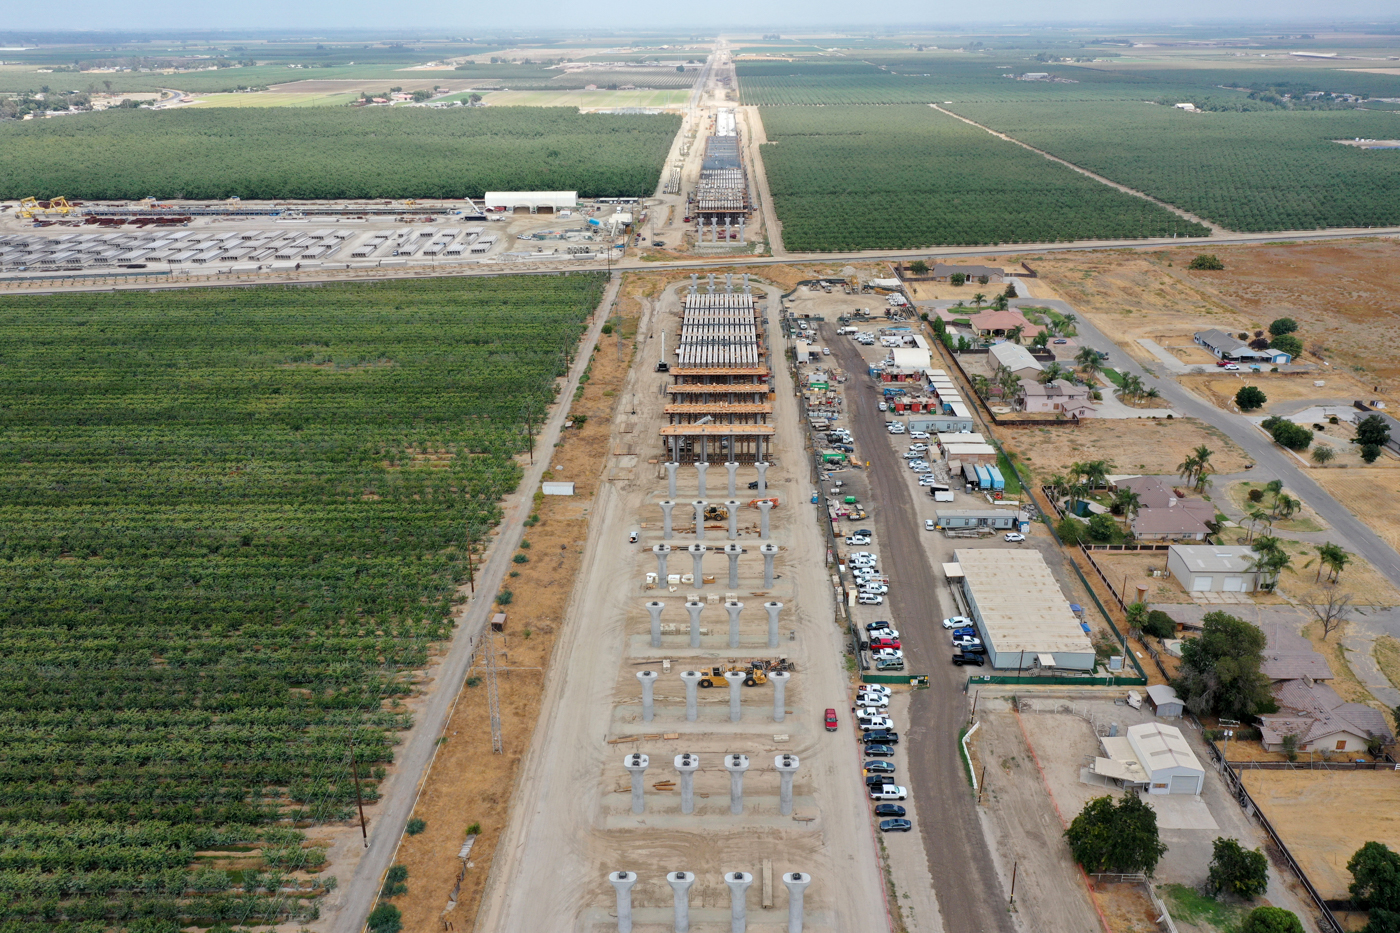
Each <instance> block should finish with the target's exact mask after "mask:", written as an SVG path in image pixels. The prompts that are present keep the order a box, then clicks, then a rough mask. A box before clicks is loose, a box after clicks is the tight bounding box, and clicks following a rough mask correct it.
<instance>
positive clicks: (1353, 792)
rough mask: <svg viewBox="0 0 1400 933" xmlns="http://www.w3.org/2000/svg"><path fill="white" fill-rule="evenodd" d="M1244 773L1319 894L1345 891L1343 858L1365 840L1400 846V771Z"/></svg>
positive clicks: (1339, 896)
mask: <svg viewBox="0 0 1400 933" xmlns="http://www.w3.org/2000/svg"><path fill="white" fill-rule="evenodd" d="M1232 757H1233V756H1232ZM1243 777H1244V783H1245V787H1247V788H1248V789H1249V793H1250V795H1251V796H1252V797H1253V798H1254V800H1255V802H1256V803H1258V804H1259V807H1260V809H1262V810H1263V811H1264V815H1265V816H1267V817H1268V818H1269V822H1271V823H1273V824H1274V828H1275V829H1276V830H1278V833H1279V835H1280V836H1282V837H1283V841H1284V843H1285V844H1286V845H1287V846H1288V848H1289V850H1290V851H1292V853H1293V857H1294V858H1296V859H1297V860H1298V861H1299V863H1300V864H1301V865H1302V866H1303V870H1304V871H1305V872H1307V875H1308V877H1309V878H1310V879H1311V880H1312V883H1313V885H1314V886H1316V887H1317V889H1318V890H1319V891H1320V892H1321V893H1322V896H1323V897H1326V898H1336V899H1345V898H1346V897H1347V886H1348V885H1350V884H1351V873H1350V872H1348V871H1347V867H1346V865H1347V861H1348V860H1349V859H1350V858H1351V856H1352V853H1354V852H1355V851H1356V850H1357V849H1359V848H1361V846H1362V845H1363V844H1365V843H1366V842H1369V841H1372V840H1374V841H1376V842H1383V843H1385V844H1386V845H1388V846H1390V847H1391V848H1392V849H1394V848H1396V847H1397V846H1400V773H1397V772H1394V771H1252V770H1246V771H1245V772H1244V775H1243Z"/></svg>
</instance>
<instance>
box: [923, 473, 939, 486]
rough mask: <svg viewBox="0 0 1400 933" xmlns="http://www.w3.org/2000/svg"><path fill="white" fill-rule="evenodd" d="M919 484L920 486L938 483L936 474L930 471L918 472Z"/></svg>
mask: <svg viewBox="0 0 1400 933" xmlns="http://www.w3.org/2000/svg"><path fill="white" fill-rule="evenodd" d="M919 485H920V486H937V485H938V478H937V477H936V476H934V475H933V474H932V473H920V474H919Z"/></svg>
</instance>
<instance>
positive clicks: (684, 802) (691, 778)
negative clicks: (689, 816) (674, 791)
mask: <svg viewBox="0 0 1400 933" xmlns="http://www.w3.org/2000/svg"><path fill="white" fill-rule="evenodd" d="M699 767H700V756H699V755H692V754H691V753H690V752H685V753H683V754H680V755H677V756H676V770H677V771H679V772H680V773H681V812H682V813H694V812H695V771H696V769H697V768H699Z"/></svg>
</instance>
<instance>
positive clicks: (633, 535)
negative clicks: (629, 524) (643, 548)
mask: <svg viewBox="0 0 1400 933" xmlns="http://www.w3.org/2000/svg"><path fill="white" fill-rule="evenodd" d="M627 543H628V544H636V543H637V532H635V531H634V532H632V533H631V534H629V535H628V536H627Z"/></svg>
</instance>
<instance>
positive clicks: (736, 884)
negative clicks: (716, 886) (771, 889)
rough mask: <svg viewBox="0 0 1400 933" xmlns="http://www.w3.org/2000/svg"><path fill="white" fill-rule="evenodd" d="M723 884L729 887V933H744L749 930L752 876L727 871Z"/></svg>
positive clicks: (745, 873) (746, 873)
mask: <svg viewBox="0 0 1400 933" xmlns="http://www.w3.org/2000/svg"><path fill="white" fill-rule="evenodd" d="M724 883H725V884H726V885H728V886H729V933H745V931H746V930H747V929H748V928H749V918H748V899H749V885H751V884H753V875H751V874H749V873H748V872H746V871H728V872H725V873H724Z"/></svg>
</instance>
